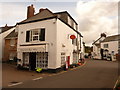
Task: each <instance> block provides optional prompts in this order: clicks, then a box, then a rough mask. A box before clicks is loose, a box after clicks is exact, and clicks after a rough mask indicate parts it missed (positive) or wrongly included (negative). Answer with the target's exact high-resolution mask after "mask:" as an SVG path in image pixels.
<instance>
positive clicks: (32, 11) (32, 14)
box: [27, 4, 35, 18]
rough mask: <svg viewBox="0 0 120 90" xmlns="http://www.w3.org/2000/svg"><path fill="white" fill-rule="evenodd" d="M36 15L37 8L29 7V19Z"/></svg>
mask: <svg viewBox="0 0 120 90" xmlns="http://www.w3.org/2000/svg"><path fill="white" fill-rule="evenodd" d="M34 13H35V8H34V7H33V4H32V5H31V6H28V7H27V18H30V17H33V16H34Z"/></svg>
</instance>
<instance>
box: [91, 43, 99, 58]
mask: <svg viewBox="0 0 120 90" xmlns="http://www.w3.org/2000/svg"><path fill="white" fill-rule="evenodd" d="M92 54H93V58H95V59H101V54H100V48H98V47H97V46H95V45H93V53H92Z"/></svg>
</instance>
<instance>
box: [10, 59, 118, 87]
mask: <svg viewBox="0 0 120 90" xmlns="http://www.w3.org/2000/svg"><path fill="white" fill-rule="evenodd" d="M117 78H118V63H117V62H111V61H103V60H88V61H87V62H86V64H85V65H84V66H82V67H81V66H80V67H78V68H76V69H72V70H68V71H67V72H61V73H58V74H52V75H49V76H48V77H43V78H42V77H38V78H36V79H34V80H29V81H26V82H22V83H19V84H18V85H13V86H9V88H113V87H114V85H115V83H116V80H117Z"/></svg>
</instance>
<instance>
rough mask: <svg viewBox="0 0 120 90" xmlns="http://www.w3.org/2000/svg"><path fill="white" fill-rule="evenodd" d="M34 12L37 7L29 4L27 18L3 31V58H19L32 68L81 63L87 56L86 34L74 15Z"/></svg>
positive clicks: (42, 11)
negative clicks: (84, 42) (79, 26)
mask: <svg viewBox="0 0 120 90" xmlns="http://www.w3.org/2000/svg"><path fill="white" fill-rule="evenodd" d="M34 12H35V8H34V6H33V5H31V6H28V7H27V19H25V20H23V21H21V22H19V23H17V24H16V25H15V26H13V27H12V28H10V29H7V30H6V31H5V32H2V33H1V34H0V35H1V36H4V37H2V40H1V41H2V44H3V45H2V47H1V49H0V50H1V51H2V52H3V53H2V54H1V60H3V61H7V60H14V59H16V58H17V59H19V60H20V62H19V63H20V64H21V66H22V67H24V68H28V69H29V70H35V68H36V67H40V68H43V69H51V70H56V69H59V68H61V67H62V66H63V65H66V64H67V65H68V66H70V65H72V64H76V63H78V60H79V59H82V58H83V56H84V48H83V44H82V42H83V41H82V39H83V36H82V35H81V33H80V32H79V29H78V24H77V22H76V21H75V20H74V19H73V18H72V17H71V15H70V14H69V13H68V12H67V11H63V12H57V13H53V12H51V11H50V10H49V9H47V8H46V9H43V8H41V9H40V10H39V13H37V14H34ZM6 27H8V26H6ZM4 33H6V35H5V34H4ZM3 34H4V35H3Z"/></svg>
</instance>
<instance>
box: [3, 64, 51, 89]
mask: <svg viewBox="0 0 120 90" xmlns="http://www.w3.org/2000/svg"><path fill="white" fill-rule="evenodd" d="M47 75H49V73H36V72H35V71H28V70H17V68H16V66H15V65H12V64H7V63H3V64H2V87H3V88H5V87H8V86H10V85H12V84H15V83H17V82H18V83H19V82H24V81H29V80H31V79H34V78H37V77H45V76H47Z"/></svg>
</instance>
